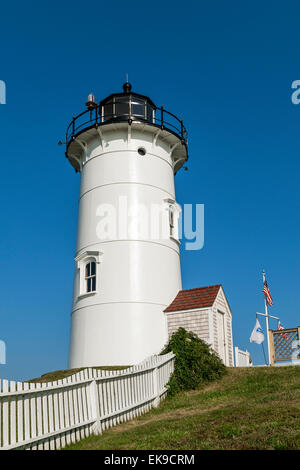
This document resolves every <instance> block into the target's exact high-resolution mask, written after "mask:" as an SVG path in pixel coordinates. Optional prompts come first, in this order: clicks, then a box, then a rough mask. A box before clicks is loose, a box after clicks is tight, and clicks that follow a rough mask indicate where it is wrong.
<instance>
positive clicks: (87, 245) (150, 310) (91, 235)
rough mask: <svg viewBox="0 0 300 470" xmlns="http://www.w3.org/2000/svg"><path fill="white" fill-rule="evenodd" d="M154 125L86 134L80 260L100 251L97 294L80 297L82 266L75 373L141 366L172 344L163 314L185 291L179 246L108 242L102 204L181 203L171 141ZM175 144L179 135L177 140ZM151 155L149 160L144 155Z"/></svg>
mask: <svg viewBox="0 0 300 470" xmlns="http://www.w3.org/2000/svg"><path fill="white" fill-rule="evenodd" d="M158 131H159V130H157V128H155V127H153V126H142V125H132V126H128V125H127V124H114V125H113V126H110V125H107V126H103V127H101V133H102V134H101V137H100V136H99V135H98V133H97V131H96V130H95V129H93V130H90V131H88V132H87V133H84V134H83V135H81V136H80V139H81V140H82V141H83V140H85V143H86V149H85V151H81V153H79V152H78V148H79V146H77V147H76V143H75V144H74V146H73V148H74V152H77V153H79V155H76V157H77V158H80V159H81V162H82V170H81V189H80V199H79V219H78V236H77V250H76V255H75V258H76V257H78V256H79V257H80V255H82V254H83V253H85V252H86V251H93V252H98V253H99V263H98V264H97V270H98V272H97V292H96V293H94V294H89V295H86V296H82V297H80V288H79V269H78V267H77V265H76V266H75V279H74V295H73V309H72V326H71V344H70V356H69V367H70V368H75V367H88V366H97V365H131V364H136V363H138V362H140V361H142V360H143V359H145V358H146V357H148V356H151V355H152V354H156V353H159V352H160V350H161V349H162V347H163V346H164V345H165V343H166V342H167V338H168V332H167V321H166V317H165V314H164V313H163V310H164V309H165V308H166V307H167V306H168V305H169V303H170V302H171V301H172V299H173V298H174V297H175V295H176V294H177V292H178V291H179V290H180V289H181V273H180V257H179V246H178V243H177V242H176V241H175V240H173V239H167V240H165V239H163V238H162V237H161V236H160V238H159V239H157V240H151V239H150V238H149V237H145V236H143V234H142V235H141V236H134V237H133V238H132V239H130V240H128V239H125V238H122V237H121V238H120V239H119V238H118V236H117V237H115V238H114V239H113V240H109V241H101V240H99V238H98V236H97V224H98V223H99V221H100V219H101V218H100V217H99V216H97V209H98V207H99V205H101V204H104V203H105V204H113V205H114V206H117V205H118V201H119V197H120V196H123V197H126V198H127V200H128V203H129V205H131V204H137V203H143V204H144V205H145V206H146V207H147V208H148V209H149V210H150V206H151V204H153V203H156V204H161V203H162V202H163V201H164V200H165V199H168V198H171V199H174V200H175V190H174V172H173V156H172V151H171V148H170V146H171V144H172V142H168V139H166V137H165V136H164V137H163V136H162V137H161V136H160V135H159V133H158ZM172 139H173V143H174V139H176V138H175V137H174V136H172ZM139 147H144V148H145V149H146V151H147V153H146V155H145V156H140V155H139V154H138V152H137V149H138V148H139Z"/></svg>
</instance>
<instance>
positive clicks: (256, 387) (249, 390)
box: [66, 367, 300, 450]
mask: <svg viewBox="0 0 300 470" xmlns="http://www.w3.org/2000/svg"><path fill="white" fill-rule="evenodd" d="M66 449H70V450H72V449H82V450H84V449H87V450H88V449H107V450H110V449H111V450H117V449H121V450H123V449H128V450H131V449H137V450H139V449H146V450H165V449H180V450H181V449H192V450H195V449H300V367H278V368H276V367H274V368H267V367H258V368H237V369H233V368H232V369H229V373H228V374H227V375H226V376H224V377H223V378H222V379H221V380H219V381H217V382H214V383H213V384H210V385H208V386H205V387H204V388H203V389H201V390H196V391H191V392H185V393H181V394H179V395H177V396H175V397H172V398H167V399H166V400H165V401H164V402H162V403H161V405H160V406H159V408H157V409H153V410H152V411H150V412H149V413H147V414H145V415H143V416H141V417H139V418H137V419H135V420H133V421H129V422H127V423H123V424H121V425H119V426H116V427H114V428H111V429H110V430H108V431H104V432H103V434H102V435H100V436H90V437H89V438H87V439H84V440H82V441H80V442H78V443H76V444H72V445H70V446H68V447H66Z"/></svg>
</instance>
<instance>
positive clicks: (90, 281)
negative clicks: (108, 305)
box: [85, 261, 97, 293]
mask: <svg viewBox="0 0 300 470" xmlns="http://www.w3.org/2000/svg"><path fill="white" fill-rule="evenodd" d="M96 280H97V276H96V262H95V261H89V262H88V263H86V265H85V289H86V292H87V293H88V292H96Z"/></svg>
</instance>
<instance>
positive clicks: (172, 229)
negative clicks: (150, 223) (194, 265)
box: [164, 199, 181, 243]
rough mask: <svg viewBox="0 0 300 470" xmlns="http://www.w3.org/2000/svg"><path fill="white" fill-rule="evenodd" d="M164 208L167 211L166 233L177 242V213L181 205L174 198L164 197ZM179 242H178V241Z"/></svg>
mask: <svg viewBox="0 0 300 470" xmlns="http://www.w3.org/2000/svg"><path fill="white" fill-rule="evenodd" d="M164 202H165V203H166V209H167V211H168V225H169V227H168V233H169V237H170V238H172V239H173V240H176V241H177V242H179V227H178V224H179V214H180V212H181V207H180V206H179V205H178V204H177V203H176V201H175V200H174V199H165V200H164ZM179 243H180V242H179Z"/></svg>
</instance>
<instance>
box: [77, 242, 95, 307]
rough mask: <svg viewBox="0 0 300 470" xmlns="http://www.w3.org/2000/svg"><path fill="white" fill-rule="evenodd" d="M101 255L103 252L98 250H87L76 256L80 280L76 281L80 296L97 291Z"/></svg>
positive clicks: (78, 295)
mask: <svg viewBox="0 0 300 470" xmlns="http://www.w3.org/2000/svg"><path fill="white" fill-rule="evenodd" d="M101 255H102V253H100V252H98V251H85V252H84V253H81V254H80V255H79V256H77V257H76V258H75V261H76V263H77V268H78V277H77V279H78V281H77V283H76V286H77V287H76V289H77V297H78V298H79V297H85V296H87V295H93V294H96V293H97V289H98V288H99V279H98V277H99V264H100V257H101Z"/></svg>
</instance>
